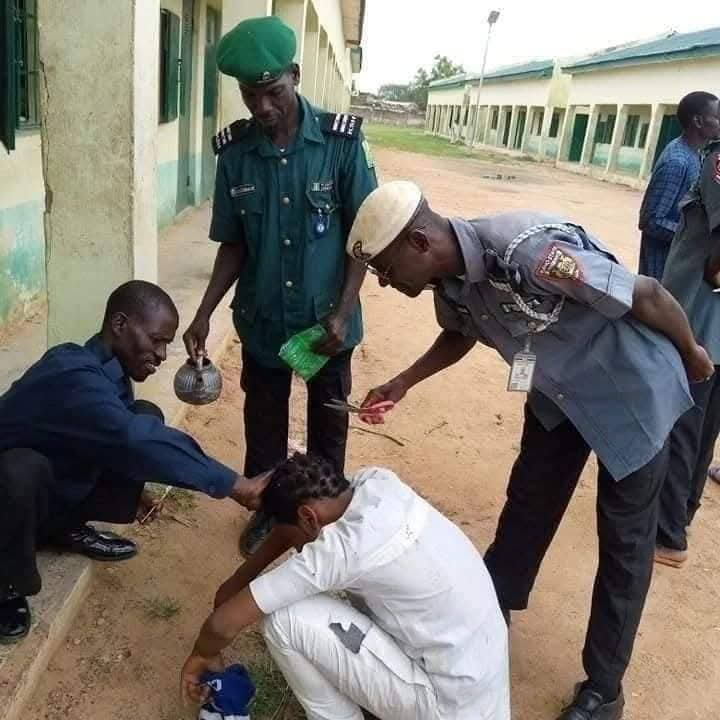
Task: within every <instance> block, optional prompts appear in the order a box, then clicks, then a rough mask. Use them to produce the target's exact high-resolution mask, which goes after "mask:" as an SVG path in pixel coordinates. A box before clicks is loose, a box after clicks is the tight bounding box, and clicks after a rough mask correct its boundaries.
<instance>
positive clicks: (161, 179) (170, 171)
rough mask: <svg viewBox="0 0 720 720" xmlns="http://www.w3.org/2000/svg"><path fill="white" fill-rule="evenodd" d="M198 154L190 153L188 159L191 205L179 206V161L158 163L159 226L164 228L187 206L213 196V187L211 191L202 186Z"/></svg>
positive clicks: (197, 203)
mask: <svg viewBox="0 0 720 720" xmlns="http://www.w3.org/2000/svg"><path fill="white" fill-rule="evenodd" d="M200 162H201V160H200V156H199V155H198V154H193V155H190V157H189V160H188V171H189V175H190V187H189V189H188V201H189V205H182V206H178V162H177V160H171V161H169V162H165V163H162V164H160V165H158V169H157V185H158V206H157V224H158V228H164V227H167V226H168V225H171V224H172V223H173V222H174V221H175V217H176V216H177V215H178V213H179V212H180V211H182V210H183V209H184V208H185V207H189V206H192V205H199V204H200V203H202V202H204V201H205V200H207V199H209V198H210V197H211V196H212V189H213V188H210V189H209V192H207V191H206V189H205V188H203V186H202V172H201V165H200Z"/></svg>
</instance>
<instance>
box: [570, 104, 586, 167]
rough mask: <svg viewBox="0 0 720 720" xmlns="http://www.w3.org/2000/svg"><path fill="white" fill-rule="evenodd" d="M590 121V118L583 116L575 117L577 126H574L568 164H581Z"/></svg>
mask: <svg viewBox="0 0 720 720" xmlns="http://www.w3.org/2000/svg"><path fill="white" fill-rule="evenodd" d="M588 119H589V118H588V116H587V115H583V114H579V115H576V116H575V125H573V134H572V140H571V142H570V152H569V153H568V162H580V158H581V157H582V149H583V145H584V144H585V133H586V132H587V126H588Z"/></svg>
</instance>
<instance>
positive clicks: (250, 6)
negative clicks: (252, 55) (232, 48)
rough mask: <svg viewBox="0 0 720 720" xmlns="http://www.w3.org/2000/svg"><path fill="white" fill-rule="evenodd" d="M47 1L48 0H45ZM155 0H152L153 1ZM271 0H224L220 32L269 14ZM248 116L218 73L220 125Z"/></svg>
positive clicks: (231, 81) (230, 82)
mask: <svg viewBox="0 0 720 720" xmlns="http://www.w3.org/2000/svg"><path fill="white" fill-rule="evenodd" d="M45 1H46V2H48V1H49V0H45ZM155 1H156V0H152V2H155ZM271 13H272V0H243V1H242V2H238V1H237V0H235V1H234V2H225V3H223V8H222V34H223V35H224V34H225V33H226V32H229V31H230V30H232V29H233V28H234V27H235V26H236V25H237V24H238V23H239V22H242V21H243V20H246V19H247V18H250V17H259V16H261V15H270V14H271ZM247 117H250V113H249V112H248V109H247V108H246V107H245V103H244V102H243V101H242V97H241V96H240V90H239V89H238V83H237V80H236V79H235V78H231V77H228V76H227V75H223V74H222V73H220V127H225V126H226V125H229V124H230V123H231V122H233V121H235V120H238V119H239V118H247Z"/></svg>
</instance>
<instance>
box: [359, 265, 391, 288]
mask: <svg viewBox="0 0 720 720" xmlns="http://www.w3.org/2000/svg"><path fill="white" fill-rule="evenodd" d="M364 265H365V268H366V270H367V271H368V272H369V273H371V274H372V275H374V276H375V277H376V278H377V279H378V280H380V282H384V283H388V284H389V283H390V267H388V268H387V269H386V270H378V269H377V268H374V267H373V266H372V265H370V264H369V263H364Z"/></svg>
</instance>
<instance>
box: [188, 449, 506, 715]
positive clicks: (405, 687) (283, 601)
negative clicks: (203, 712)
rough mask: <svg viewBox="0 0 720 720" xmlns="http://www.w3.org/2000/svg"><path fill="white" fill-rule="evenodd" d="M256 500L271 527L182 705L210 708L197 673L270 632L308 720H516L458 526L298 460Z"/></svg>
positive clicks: (382, 486) (385, 478) (481, 588)
mask: <svg viewBox="0 0 720 720" xmlns="http://www.w3.org/2000/svg"><path fill="white" fill-rule="evenodd" d="M261 502H262V508H263V510H264V511H265V512H266V513H267V514H268V515H270V516H271V517H272V518H273V519H274V521H275V529H274V530H273V532H272V533H271V534H270V536H269V537H268V539H267V540H266V541H265V543H264V544H263V546H262V547H261V548H260V549H259V550H258V551H257V553H256V554H255V556H253V557H252V558H251V559H250V560H248V562H246V563H245V564H244V565H243V566H241V567H240V569H239V570H238V571H237V572H236V573H235V575H233V576H232V577H231V578H230V579H229V580H227V581H226V582H225V583H224V585H223V586H222V587H221V588H220V590H219V591H218V595H217V597H216V609H215V611H214V612H213V614H212V615H210V617H209V618H208V619H207V620H206V622H205V624H204V625H203V627H202V630H201V632H200V635H199V637H198V639H197V642H196V643H195V647H194V649H193V651H192V654H191V655H190V657H189V658H188V660H187V661H186V663H185V667H184V668H183V672H182V685H183V689H184V692H185V693H186V695H187V696H189V697H191V698H193V699H195V700H201V699H202V697H203V689H202V687H201V686H200V685H199V678H200V676H201V675H202V673H203V672H204V671H205V670H208V669H217V668H218V667H220V666H221V664H222V661H221V659H220V657H219V653H220V652H221V650H222V649H223V648H225V647H226V646H227V645H228V644H229V643H230V642H232V640H233V639H234V638H235V636H236V635H237V634H238V633H239V632H240V631H241V630H243V629H244V628H246V627H248V626H249V625H251V624H253V623H254V622H257V621H259V620H262V630H263V634H264V636H265V640H266V642H267V646H268V649H269V651H270V654H271V655H272V657H273V659H274V660H275V662H276V663H277V665H278V666H279V668H280V669H281V671H282V673H283V675H284V676H285V678H286V680H287V682H288V684H289V685H290V687H291V688H292V690H293V692H294V693H295V695H296V696H297V699H298V700H299V702H300V704H301V705H302V706H303V708H304V709H305V712H306V714H307V717H308V718H309V719H310V720H362V717H363V713H362V710H361V708H364V709H366V710H368V711H370V712H372V713H373V714H374V715H376V716H377V717H378V718H380V720H426V719H427V720H431V719H433V720H434V719H436V718H437V719H443V720H450V719H451V718H452V720H509V718H510V687H509V672H508V642H507V628H506V625H505V622H504V620H503V617H502V614H501V612H500V607H499V605H498V602H497V599H496V596H495V590H494V588H493V584H492V581H491V580H490V576H489V574H488V572H487V570H486V568H485V564H484V562H483V559H482V557H481V555H480V554H479V553H478V552H477V550H476V549H475V547H474V546H473V544H472V543H471V542H470V540H469V539H468V538H467V537H466V536H465V535H464V534H463V532H462V531H461V530H460V529H459V528H458V527H457V526H456V525H455V524H454V523H452V522H450V520H448V519H447V518H446V517H444V516H443V515H441V514H440V513H439V512H438V511H437V510H435V508H433V507H432V506H431V505H430V504H428V503H427V502H426V501H425V500H423V499H422V498H421V497H419V496H418V495H417V494H416V493H415V492H414V491H413V490H412V489H411V488H410V487H408V486H407V485H405V484H404V483H403V482H402V481H401V480H400V479H399V478H398V477H397V476H396V475H395V474H394V473H393V472H391V471H390V470H384V469H382V468H369V469H366V470H362V471H361V472H359V473H358V474H357V475H355V476H354V477H353V478H352V479H351V480H350V481H349V482H348V480H346V479H345V478H344V477H343V476H342V475H339V474H337V473H336V471H335V470H334V468H333V467H332V466H331V465H330V464H329V463H327V462H325V461H324V460H319V459H316V458H313V457H308V456H305V455H300V454H296V455H295V456H294V457H292V458H290V459H289V460H288V461H287V462H285V463H283V464H282V465H281V466H279V467H278V468H277V469H276V470H275V471H274V472H273V473H272V475H271V476H270V478H269V481H268V485H267V487H266V488H265V490H264V492H263V495H262V500H261ZM291 546H294V547H295V548H296V549H297V550H298V552H297V553H296V554H293V555H292V556H290V557H289V558H288V559H287V560H285V562H283V563H282V564H281V565H279V566H277V567H275V568H274V569H272V570H270V571H268V572H267V573H265V574H263V575H259V573H260V572H261V571H262V570H264V569H265V567H267V565H269V564H270V563H271V562H272V561H273V560H275V559H276V558H277V557H279V555H280V554H282V552H284V551H285V550H287V549H288V548H289V547H291ZM338 591H345V593H346V595H347V597H348V598H349V600H350V602H345V601H344V600H341V599H339V598H338V597H336V596H335V595H333V594H330V593H334V592H338ZM351 603H352V604H351Z"/></svg>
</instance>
